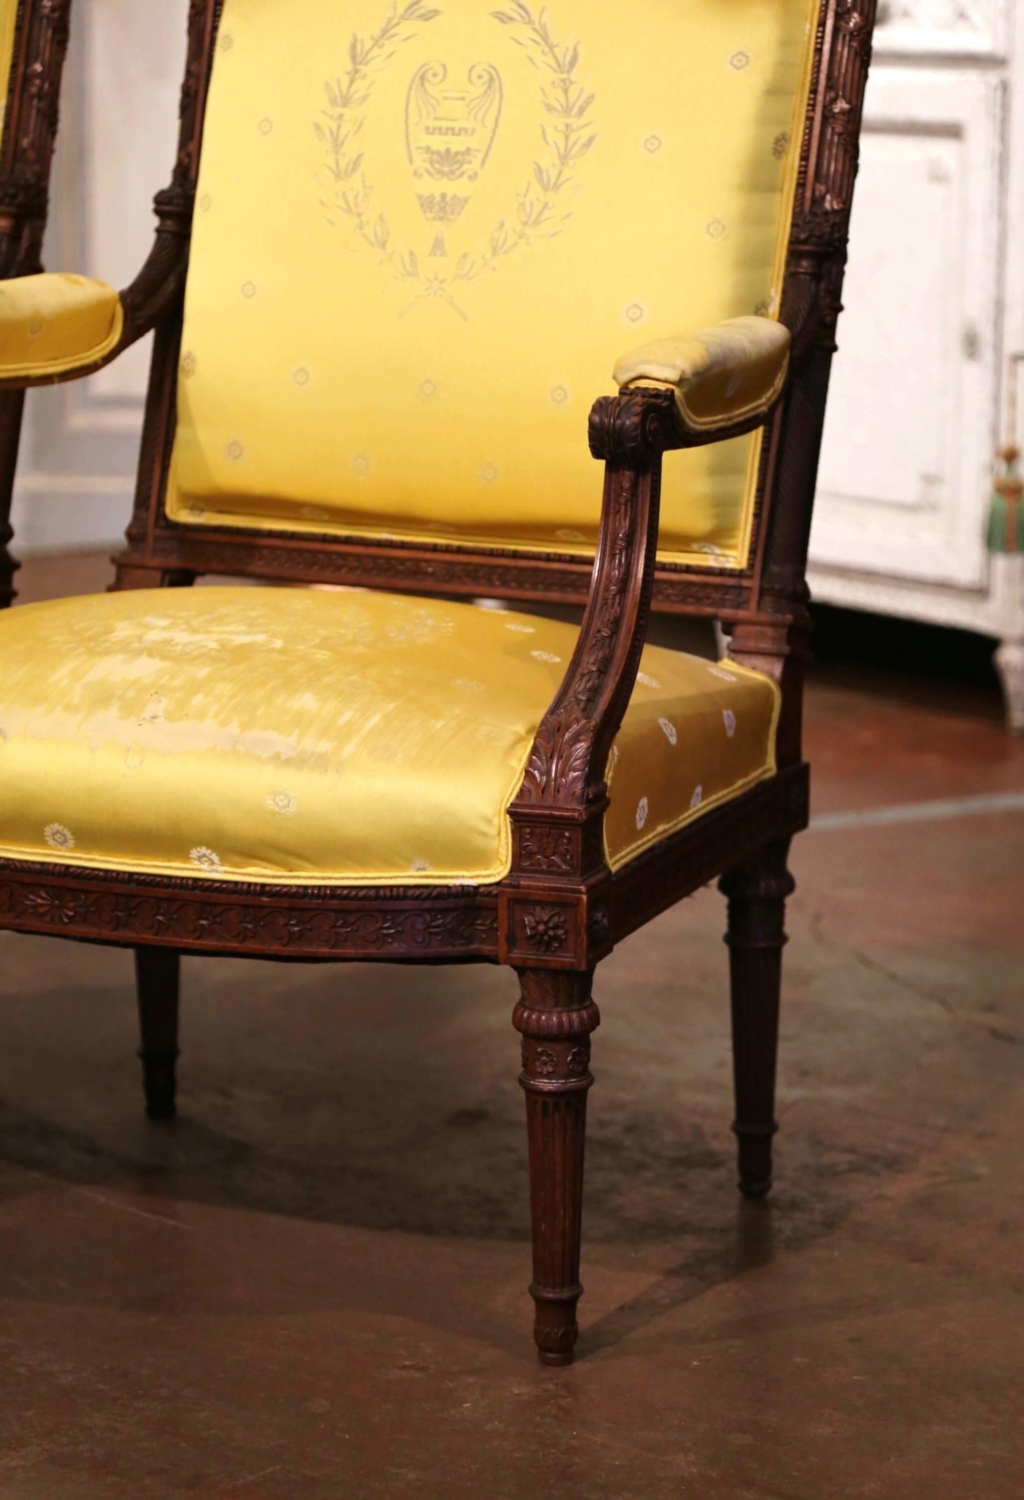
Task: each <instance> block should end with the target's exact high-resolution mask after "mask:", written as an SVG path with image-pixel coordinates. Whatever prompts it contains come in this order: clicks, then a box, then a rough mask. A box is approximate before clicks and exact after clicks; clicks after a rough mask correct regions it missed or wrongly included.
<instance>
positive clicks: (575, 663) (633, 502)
mask: <svg viewBox="0 0 1024 1500" xmlns="http://www.w3.org/2000/svg"><path fill="white" fill-rule="evenodd" d="M650 394H651V393H650V392H646V391H644V392H640V391H637V392H629V393H627V394H626V395H625V396H622V397H619V398H617V399H616V400H614V401H613V402H612V407H614V409H615V411H616V412H618V411H621V414H622V416H621V426H622V429H623V430H625V431H628V432H634V431H641V432H642V431H643V429H644V421H643V419H642V415H640V416H638V412H640V413H642V410H643V408H644V407H645V406H646V404H647V403H646V400H645V399H644V398H646V397H647V396H649V395H650ZM654 394H656V395H657V396H659V397H661V396H662V395H663V394H664V393H662V392H656V393H654ZM660 404H661V405H662V406H663V405H664V403H663V402H662V403H660ZM594 411H595V413H598V414H599V415H598V422H599V425H601V427H602V432H603V437H602V441H603V442H606V443H608V444H609V445H610V446H609V447H608V451H609V452H611V453H613V454H616V455H621V454H622V453H623V452H624V451H625V447H626V445H627V439H626V438H625V437H622V435H621V432H620V436H619V437H618V438H616V437H614V436H613V434H614V433H615V432H616V431H619V427H620V423H619V420H618V418H617V417H615V416H609V415H608V411H609V403H608V402H607V401H599V402H598V403H597V404H596V406H595V408H594ZM632 441H633V439H632V438H629V439H628V442H632ZM632 452H633V455H634V462H633V464H632V466H631V467H619V466H618V459H617V458H616V459H614V460H613V459H609V461H608V467H607V471H606V476H605V494H604V505H603V508H602V512H601V538H600V543H599V546H598V552H597V558H596V561H595V564H594V575H593V581H592V583H591V589H590V599H589V601H588V604H587V611H586V615H585V616H584V620H583V627H582V629H581V631H580V636H579V641H578V642H577V646H576V651H575V653H574V655H573V659H572V662H571V663H570V666H569V670H568V672H567V673H566V676H565V680H564V681H563V683H562V686H561V688H560V689H559V692H558V695H557V696H556V698H555V700H554V702H553V703H552V705H551V708H550V709H549V710H548V713H547V714H546V715H545V717H544V719H543V721H542V723H541V725H540V728H539V729H538V731H537V735H536V738H535V740H534V744H533V748H532V749H531V751H530V757H529V760H528V762H527V767H526V774H525V776H524V778H523V785H522V788H521V790H520V793H519V796H518V798H517V802H518V804H519V805H520V806H523V805H531V804H536V803H549V804H557V805H561V806H576V807H583V806H586V805H587V804H588V803H596V802H597V801H599V800H600V798H601V797H602V796H603V795H604V781H603V776H604V764H603V759H602V749H603V751H604V752H605V754H606V753H607V751H608V750H610V748H611V740H612V738H613V737H614V734H615V732H616V731H617V730H618V727H619V723H620V722H621V718H622V714H623V713H624V712H625V708H626V703H627V702H628V698H629V693H630V692H631V691H632V688H633V682H634V680H635V677H636V670H637V667H638V666H639V662H640V651H641V649H642V645H643V626H644V624H645V623H646V617H647V611H648V609H649V605H650V593H651V588H652V585H653V578H654V570H653V564H654V553H655V548H656V544H657V521H658V493H659V479H660V468H659V461H658V454H657V450H654V452H653V461H654V464H655V468H654V470H652V469H651V468H650V467H648V464H649V462H650V461H651V457H652V455H651V453H649V451H648V450H647V449H645V448H642V447H641V448H636V447H634V448H633V449H632ZM643 454H647V457H643V456H642V455H643ZM605 741H606V742H607V743H603V742H605ZM599 761H600V762H601V763H600V764H598V762H599Z"/></svg>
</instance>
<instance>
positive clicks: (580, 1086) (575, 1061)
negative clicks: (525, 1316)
mask: <svg viewBox="0 0 1024 1500" xmlns="http://www.w3.org/2000/svg"><path fill="white" fill-rule="evenodd" d="M519 978H520V984H521V988H522V998H521V999H520V1001H519V1004H518V1005H517V1006H516V1009H515V1014H514V1017H513V1024H514V1026H515V1028H516V1030H517V1031H518V1032H520V1033H521V1035H522V1039H523V1040H522V1057H523V1071H522V1073H521V1074H520V1076H519V1082H520V1084H521V1085H522V1087H523V1089H524V1091H525V1093H526V1123H527V1130H528V1133H529V1143H530V1209H531V1216H532V1220H533V1283H532V1285H531V1287H530V1294H531V1296H532V1297H533V1300H534V1303H535V1306H536V1320H535V1322H534V1329H533V1336H534V1339H535V1341H536V1344H537V1353H538V1355H539V1357H540V1360H541V1363H542V1364H546V1365H568V1364H571V1363H572V1358H573V1348H574V1346H575V1343H576V1339H577V1335H578V1328H577V1325H576V1304H577V1302H578V1301H579V1299H580V1296H581V1294H582V1292H583V1288H582V1286H581V1285H580V1279H579V1276H580V1227H581V1219H582V1210H583V1148H584V1139H585V1133H586V1123H587V1091H588V1089H589V1088H590V1086H591V1084H592V1083H593V1081H594V1080H593V1078H592V1077H591V1074H590V1033H591V1032H592V1031H593V1030H594V1029H595V1027H596V1026H597V1025H598V1023H599V1021H600V1015H599V1013H598V1009H597V1006H596V1005H595V1004H594V1001H593V1000H592V999H591V995H590V989H591V982H592V978H593V976H592V974H558V973H550V972H545V971H541V970H536V969H527V970H520V973H519Z"/></svg>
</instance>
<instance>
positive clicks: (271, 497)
mask: <svg viewBox="0 0 1024 1500" xmlns="http://www.w3.org/2000/svg"><path fill="white" fill-rule="evenodd" d="M817 6H818V0H631V3H630V4H628V5H624V4H622V0H549V3H548V4H547V5H545V6H544V7H543V8H542V7H541V6H540V5H538V4H535V3H533V0H530V3H527V0H395V3H391V4H389V0H349V3H345V4H339V3H338V0H225V5H224V12H223V19H222V22H221V27H220V34H219V37H218V42H217V50H216V57H215V63H214V71H213V79H212V84H211V90H210V96H209V104H208V110H207V117H206V126H205V134H204V140H203V147H202V160H201V166H200V177H199V187H198V197H197V207H196V218H195V227H194V231H193V242H192V258H191V264H190V271H189V280H188V289H187V296H186V310H185V325H184V333H183V340H182V355H181V368H180V377H179V387H178V428H177V432H176V437H175V444H174V454H173V459H172V466H171V476H170V482H169V489H168V498H167V507H168V513H169V514H170V516H171V517H172V518H173V519H175V520H177V521H181V522H185V523H194V524H197V525H210V524H217V525H225V524H227V525H242V526H250V527H251V526H255V527H258V528H269V529H277V530H288V531H310V532H319V533H324V532H328V533H332V532H333V533H337V534H346V535H355V536H360V535H362V536H373V537H381V536H392V537H396V538H403V539H406V538H412V539H417V540H424V539H429V540H433V541H434V542H439V541H447V540H458V541H459V542H460V543H462V544H469V545H484V546H498V547H514V548H517V549H520V550H526V551H530V550H533V551H559V552H580V551H585V550H587V549H588V548H591V547H592V546H593V544H594V541H595V539H596V534H597V523H598V517H599V512H600V494H601V483H600V471H599V469H598V468H597V466H596V465H595V464H594V462H593V460H592V459H591V458H590V456H589V453H588V450H587V436H586V421H587V414H588V412H589V409H590V406H591V404H592V403H593V401H594V400H595V399H596V397H598V396H599V395H602V394H604V393H606V392H609V391H612V390H613V389H614V386H613V384H612V381H611V371H612V367H613V365H614V363H615V361H616V359H617V358H618V357H619V356H620V355H622V354H624V353H625V352H626V351H628V350H629V349H630V348H631V347H633V346H635V345H636V344H639V343H644V342H647V341H648V340H650V339H653V338H658V337H661V336H670V335H673V334H679V333H685V332H688V331H690V330H693V329H696V328H701V327H707V326H708V325H709V324H712V323H715V322H717V321H719V320H720V319H724V318H729V317H735V316H738V315H740V314H744V313H752V312H760V313H762V314H767V315H769V316H773V315H776V314H777V312H778V307H779V299H780V293H781V283H782V275H783V269H784V264H785V253H786V242H787V237H788V230H789V220H790V216H791V211H792V200H793V192H794V187H795V180H796V170H797V158H798V155H799V147H800V141H801V134H802V123H803V118H804V113H805V108H806V100H807V92H808V89H809V79H810V69H811V58H812V53H813V40H814V27H815V23H816V16H817ZM759 451H760V438H757V437H755V438H745V439H739V440H734V441H732V442H729V443H726V444H721V445H716V446H714V447H711V448H708V449H703V450H699V451H692V452H689V453H683V454H672V455H670V456H669V457H668V458H667V460H666V465H665V486H664V501H663V523H662V534H661V550H662V553H663V555H665V556H667V557H670V558H672V559H680V560H685V561H690V562H704V563H708V562H712V561H713V562H715V563H717V564H718V565H726V566H741V565H742V564H743V563H744V561H745V559H746V553H747V548H748V544H749V531H750V511H751V502H752V496H753V492H754V485H755V478H756V466H757V459H758V454H759Z"/></svg>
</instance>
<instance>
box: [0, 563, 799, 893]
mask: <svg viewBox="0 0 1024 1500" xmlns="http://www.w3.org/2000/svg"><path fill="white" fill-rule="evenodd" d="M576 635H577V632H576V630H575V628H574V627H573V626H571V625H565V624H561V623H555V622H549V621H546V620H541V619H538V618H536V617H533V616H528V615H520V614H512V613H499V612H495V611H488V610H484V609H478V608H476V607H475V606H473V605H469V604H449V603H435V602H423V601H419V600H415V599H409V598H405V597H402V596H398V595H389V594H376V593H365V594H364V593H360V592H328V591H319V590H299V589H273V588H254V589H245V588H210V589H205V588H203V589H196V590H180V591H179V590H167V591H162V592H160V593H154V592H151V591H139V592H136V593H122V594H108V595H99V596H96V597H89V598H82V599H67V600H61V601H58V602H55V603H47V604H35V605H28V606H25V607H24V608H18V609H14V610H10V611H7V612H5V613H4V615H3V616H2V617H0V855H2V856H3V857H5V858H10V859H21V860H42V861H48V862H57V863H61V864H72V865H84V866H91V867H100V868H105V869H114V870H131V871H138V872H150V873H161V874H170V875H190V876H208V877H210V878H217V877H220V878H222V879H231V880H247V881H264V882H277V883H279V884H302V883H307V884H320V883H334V882H337V883H341V884H345V883H352V884H373V883H380V884H395V883H409V884H414V883H415V884H437V883H454V882H459V881H471V882H474V883H475V882H487V881H496V880H499V879H500V878H501V877H502V876H504V875H505V874H506V873H507V872H508V869H509V865H510V858H511V848H510V832H509V820H508V817H507V815H506V813H507V808H508V805H509V803H510V802H511V800H512V799H513V797H514V796H515V794H516V792H517V790H518V788H519V786H520V784H521V781H522V776H523V771H524V768H525V764H526V759H527V756H528V753H529V750H530V747H531V744H532V741H533V737H534V733H535V731H536V728H537V726H538V723H539V721H540V719H541V717H542V715H543V713H544V711H545V709H546V708H547V706H548V704H549V702H550V700H551V698H552V697H553V695H554V693H555V691H556V689H557V687H558V685H559V682H560V681H561V678H562V676H563V673H564V671H565V668H566V665H567V663H568V661H569V658H570V656H571V654H572V650H573V646H574V643H575V640H576ZM777 697H778V695H777V690H776V688H775V687H774V685H773V684H772V683H771V682H770V681H769V680H768V679H767V678H764V677H761V676H759V675H758V674H756V673H753V672H747V671H744V670H742V669H741V668H739V667H736V666H735V665H733V664H732V663H723V664H721V665H718V666H716V665H715V664H713V663H710V662H706V661H703V660H700V659H699V658H696V657H691V656H685V655H682V654H681V653H675V652H670V651H666V650H662V649H656V648H648V649H647V650H646V652H645V653H644V658H643V663H642V675H641V678H640V680H639V682H638V684H637V688H636V691H635V694H634V697H633V701H632V703H631V705H630V708H629V712H628V715H627V718H626V721H625V723H624V726H623V728H622V730H621V732H620V734H619V737H618V741H617V744H616V746H615V748H614V750H613V753H612V762H613V764H612V765H611V767H610V773H611V775H610V782H611V812H610V815H609V817H608V820H607V825H606V826H607V841H608V852H609V855H610V858H611V861H612V864H613V865H615V866H619V865H622V864H623V863H624V862H625V861H627V860H628V859H630V858H631V857H632V856H634V855H635V854H637V853H638V852H639V851H640V850H641V849H643V848H645V847H646V846H647V845H648V844H650V843H651V842H652V841H653V840H655V839H657V838H659V837H661V836H663V835H664V834H665V833H667V832H668V831H670V830H671V829H674V828H677V827H679V826H681V825H682V824H683V823H685V822H686V821H687V820H689V819H690V818H693V817H698V816H700V814H701V813H703V812H704V811H706V810H707V809H708V808H710V807H713V806H715V804H716V803H718V802H720V801H722V800H723V799H724V798H728V797H731V796H735V795H736V794H737V793H738V792H739V791H741V790H742V789H743V788H745V787H747V786H750V785H751V784H752V783H754V782H756V781H758V780H759V779H761V778H762V777H765V776H768V775H770V774H771V773H772V771H773V769H774V726H775V718H776V709H777Z"/></svg>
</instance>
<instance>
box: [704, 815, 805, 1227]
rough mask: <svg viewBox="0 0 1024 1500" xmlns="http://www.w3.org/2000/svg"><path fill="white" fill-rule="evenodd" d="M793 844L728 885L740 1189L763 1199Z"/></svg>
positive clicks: (779, 846)
mask: <svg viewBox="0 0 1024 1500" xmlns="http://www.w3.org/2000/svg"><path fill="white" fill-rule="evenodd" d="M788 853H789V840H788V839H780V840H778V841H777V842H775V843H772V844H768V845H767V846H766V848H764V849H762V850H760V851H759V852H758V853H757V854H755V855H754V856H753V857H752V858H750V859H748V860H746V861H745V862H744V863H743V864H742V865H738V866H737V867H736V869H734V870H730V872H729V873H728V875H726V876H724V877H723V879H722V881H721V890H722V891H723V892H724V893H725V895H726V896H728V898H729V930H728V933H727V935H726V939H725V940H726V942H727V943H728V945H729V969H730V980H731V991H732V1055H733V1078H734V1081H735V1086H736V1121H735V1123H734V1125H733V1127H732V1128H733V1130H734V1131H735V1133H736V1136H737V1140H738V1142H739V1175H740V1182H739V1185H740V1190H741V1191H742V1192H743V1193H744V1194H745V1195H746V1196H747V1197H748V1198H763V1197H764V1195H765V1194H766V1193H767V1192H768V1190H769V1189H770V1187H771V1185H772V1137H773V1136H774V1134H775V1132H776V1130H777V1129H778V1126H777V1124H776V1123H775V1068H776V1059H777V1055H778V1045H779V992H780V988H781V982H782V949H783V947H784V946H785V943H786V934H785V930H784V926H783V923H784V917H785V907H786V897H787V896H789V895H791V894H792V891H793V877H792V876H791V875H790V873H789V871H788V870H787V868H786V858H787V855H788Z"/></svg>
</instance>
